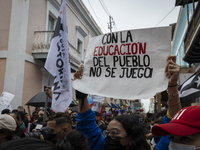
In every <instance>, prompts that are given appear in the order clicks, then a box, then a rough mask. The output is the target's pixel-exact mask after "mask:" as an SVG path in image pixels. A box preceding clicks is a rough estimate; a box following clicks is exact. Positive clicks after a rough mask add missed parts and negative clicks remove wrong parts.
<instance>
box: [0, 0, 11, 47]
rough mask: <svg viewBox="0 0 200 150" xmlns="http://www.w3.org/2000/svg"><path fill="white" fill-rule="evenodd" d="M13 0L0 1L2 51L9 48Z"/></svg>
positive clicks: (0, 43) (0, 42) (0, 40)
mask: <svg viewBox="0 0 200 150" xmlns="http://www.w3.org/2000/svg"><path fill="white" fill-rule="evenodd" d="M11 7H12V0H4V1H1V2H0V18H1V21H0V33H1V34H0V51H1V50H8V37H9V30H10V17H11Z"/></svg>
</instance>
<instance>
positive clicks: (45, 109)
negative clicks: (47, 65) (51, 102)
mask: <svg viewBox="0 0 200 150" xmlns="http://www.w3.org/2000/svg"><path fill="white" fill-rule="evenodd" d="M50 81H51V74H50V73H49V79H48V86H50ZM48 99H49V97H48V95H46V101H45V106H44V118H43V123H45V121H46V114H47V103H48Z"/></svg>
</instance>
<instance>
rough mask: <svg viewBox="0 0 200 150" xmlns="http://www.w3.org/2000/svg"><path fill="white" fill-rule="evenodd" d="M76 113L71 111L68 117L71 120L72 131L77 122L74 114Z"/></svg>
mask: <svg viewBox="0 0 200 150" xmlns="http://www.w3.org/2000/svg"><path fill="white" fill-rule="evenodd" d="M77 113H78V112H77V111H76V110H73V111H72V112H71V114H70V116H71V119H72V129H73V130H74V129H76V124H77V121H76V114H77Z"/></svg>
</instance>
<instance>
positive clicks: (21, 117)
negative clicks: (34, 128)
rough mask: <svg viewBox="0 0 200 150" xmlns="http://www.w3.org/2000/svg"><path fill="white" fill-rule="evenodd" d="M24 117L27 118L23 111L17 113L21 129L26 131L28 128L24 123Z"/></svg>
mask: <svg viewBox="0 0 200 150" xmlns="http://www.w3.org/2000/svg"><path fill="white" fill-rule="evenodd" d="M24 117H25V113H24V112H22V111H18V112H17V120H18V121H19V123H20V129H23V130H25V129H26V126H25V124H24V122H23V119H24Z"/></svg>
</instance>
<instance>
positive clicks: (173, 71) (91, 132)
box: [74, 56, 181, 150]
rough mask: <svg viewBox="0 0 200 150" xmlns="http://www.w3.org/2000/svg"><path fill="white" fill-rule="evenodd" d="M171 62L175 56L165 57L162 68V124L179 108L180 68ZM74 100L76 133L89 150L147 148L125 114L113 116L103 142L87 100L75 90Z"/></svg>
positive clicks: (136, 125)
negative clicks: (165, 96) (165, 100)
mask: <svg viewBox="0 0 200 150" xmlns="http://www.w3.org/2000/svg"><path fill="white" fill-rule="evenodd" d="M175 62H176V56H169V57H168V58H167V65H166V68H165V73H166V76H167V77H168V78H169V83H168V95H169V100H168V105H169V110H168V112H167V116H166V120H167V121H166V123H168V122H169V121H170V119H171V118H172V117H173V116H174V115H175V114H176V113H177V112H178V111H179V110H180V109H181V105H180V99H179V96H178V89H177V81H178V78H179V69H180V67H179V66H178V65H177V64H176V63H175ZM83 68H84V66H83V65H81V66H80V67H79V68H78V71H77V72H76V73H75V74H74V79H81V78H82V75H83ZM76 97H77V99H78V100H79V103H78V105H79V106H78V107H79V113H78V114H77V121H78V123H77V130H79V131H81V132H82V133H84V134H85V135H86V136H87V137H88V139H89V141H90V148H91V149H93V150H94V149H95V150H96V149H107V150H109V149H131V150H132V149H134V150H137V149H140V150H141V149H145V150H147V149H151V148H150V146H149V145H148V143H147V142H146V138H145V135H144V131H143V130H140V128H141V126H140V125H139V122H138V121H135V120H134V119H132V118H131V117H130V116H127V115H121V116H117V117H116V118H114V119H113V120H112V121H111V122H110V123H109V125H108V128H107V132H106V134H105V135H106V138H105V139H104V138H103V135H102V134H101V130H100V129H99V128H98V126H97V125H96V123H95V113H94V112H93V111H92V110H91V109H90V106H89V103H88V101H87V94H84V93H81V92H79V91H76ZM133 122H134V123H133ZM138 132H139V133H138ZM135 135H137V136H135ZM163 140H165V139H164V138H163V139H161V140H160V142H161V143H162V144H164V146H167V147H168V145H169V143H163ZM140 143H142V144H140Z"/></svg>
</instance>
